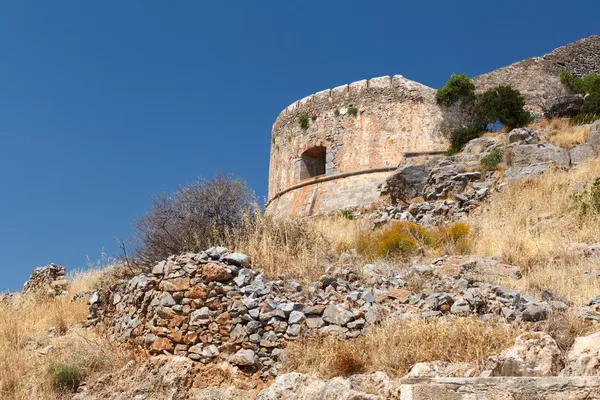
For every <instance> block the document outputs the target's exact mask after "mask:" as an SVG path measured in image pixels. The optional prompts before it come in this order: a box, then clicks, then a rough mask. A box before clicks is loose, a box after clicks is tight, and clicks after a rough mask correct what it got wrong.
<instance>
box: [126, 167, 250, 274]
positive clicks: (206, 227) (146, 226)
mask: <svg viewBox="0 0 600 400" xmlns="http://www.w3.org/2000/svg"><path fill="white" fill-rule="evenodd" d="M255 210H256V202H255V196H254V193H253V192H252V191H251V190H250V189H249V188H248V187H247V186H246V183H245V182H244V181H242V180H241V179H235V178H233V177H231V176H224V175H217V176H215V177H214V178H213V179H211V180H204V179H202V180H199V181H198V182H195V183H193V184H191V185H189V186H184V187H181V188H180V189H179V190H177V191H176V192H175V193H173V194H171V195H166V194H164V193H163V194H161V195H159V196H157V197H155V198H153V199H152V208H151V209H150V211H149V212H148V213H147V214H145V215H144V216H142V217H141V218H140V219H138V220H137V222H136V224H135V228H136V237H137V242H138V243H137V247H136V249H135V256H136V257H135V261H136V262H137V263H138V264H139V265H140V266H141V267H145V268H150V267H152V266H153V265H154V264H155V263H156V262H158V261H160V260H163V259H165V258H167V257H169V256H170V255H173V254H180V253H183V252H186V251H200V250H204V249H206V248H208V247H210V246H213V245H215V244H221V243H222V242H223V238H224V235H225V233H226V231H227V230H228V229H232V228H234V227H236V226H238V225H239V224H241V223H242V217H243V216H244V215H245V214H252V213H253V212H254V211H255Z"/></svg>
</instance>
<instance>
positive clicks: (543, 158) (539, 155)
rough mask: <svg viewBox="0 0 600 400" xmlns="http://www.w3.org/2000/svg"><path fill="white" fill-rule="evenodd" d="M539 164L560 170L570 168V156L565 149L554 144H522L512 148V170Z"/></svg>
mask: <svg viewBox="0 0 600 400" xmlns="http://www.w3.org/2000/svg"><path fill="white" fill-rule="evenodd" d="M537 163H550V164H553V165H555V166H557V167H560V168H568V167H569V154H568V153H567V151H566V150H565V149H563V148H561V147H558V146H554V145H552V144H522V145H517V146H514V147H513V148H512V158H511V167H512V168H522V167H526V166H529V165H532V164H537Z"/></svg>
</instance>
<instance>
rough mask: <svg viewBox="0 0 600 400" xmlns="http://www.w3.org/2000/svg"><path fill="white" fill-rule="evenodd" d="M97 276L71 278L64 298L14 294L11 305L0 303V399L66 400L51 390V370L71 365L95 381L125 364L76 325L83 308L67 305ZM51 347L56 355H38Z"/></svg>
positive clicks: (82, 304)
mask: <svg viewBox="0 0 600 400" xmlns="http://www.w3.org/2000/svg"><path fill="white" fill-rule="evenodd" d="M100 276H101V272H100V271H97V270H93V271H91V272H89V273H85V272H82V273H76V274H74V276H73V284H72V285H71V287H70V288H69V294H68V295H67V296H65V297H61V298H47V297H41V296H40V297H37V296H33V295H31V296H21V295H16V296H15V297H14V299H13V301H11V302H2V303H0V398H2V399H10V400H13V399H15V400H17V399H18V400H21V399H22V400H25V399H28V400H29V399H33V400H36V399H40V400H41V399H44V400H46V399H61V398H67V395H65V394H63V395H61V394H58V393H54V392H53V390H52V386H51V382H50V376H49V369H50V367H51V366H52V365H54V364H57V363H69V364H74V365H76V366H77V367H78V368H79V370H80V371H81V372H82V373H83V374H84V375H85V376H94V374H99V373H101V372H103V371H107V370H111V369H112V368H116V367H118V366H119V365H120V364H121V363H122V362H123V360H124V355H123V353H122V352H120V351H118V350H117V349H115V348H114V347H112V346H111V345H110V344H109V343H108V342H106V341H105V340H103V339H100V338H98V337H95V336H94V335H93V334H91V333H89V332H87V330H85V329H83V328H81V327H80V326H77V324H78V323H81V322H84V321H85V320H86V318H87V314H88V310H87V304H86V303H85V302H83V301H77V302H71V301H70V299H71V298H72V296H73V294H74V293H76V292H77V291H79V290H88V289H90V288H91V287H92V286H93V285H94V284H95V282H97V281H98V280H99V279H100ZM49 329H51V330H52V332H53V334H52V335H50V334H49ZM50 344H51V345H54V346H56V351H54V352H52V353H50V354H48V355H45V356H43V355H40V354H38V353H39V350H40V349H41V348H43V347H45V346H47V345H50ZM61 396H62V397H61Z"/></svg>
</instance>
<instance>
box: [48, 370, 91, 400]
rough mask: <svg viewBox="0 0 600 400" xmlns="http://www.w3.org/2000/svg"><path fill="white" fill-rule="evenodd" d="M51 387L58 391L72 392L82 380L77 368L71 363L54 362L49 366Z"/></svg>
mask: <svg viewBox="0 0 600 400" xmlns="http://www.w3.org/2000/svg"><path fill="white" fill-rule="evenodd" d="M50 380H51V382H52V389H53V390H54V391H56V392H59V393H69V392H70V393H73V392H75V391H76V390H77V388H78V387H79V384H80V383H81V381H82V380H83V375H82V373H81V372H80V371H79V368H78V367H77V366H76V365H73V364H56V365H53V366H52V367H50Z"/></svg>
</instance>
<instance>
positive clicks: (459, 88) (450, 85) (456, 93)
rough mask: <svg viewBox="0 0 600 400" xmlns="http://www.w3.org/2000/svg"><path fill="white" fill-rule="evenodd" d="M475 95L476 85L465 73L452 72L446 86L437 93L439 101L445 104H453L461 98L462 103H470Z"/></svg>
mask: <svg viewBox="0 0 600 400" xmlns="http://www.w3.org/2000/svg"><path fill="white" fill-rule="evenodd" d="M475 97H476V96H475V85H474V84H473V82H471V80H470V79H469V78H467V75H465V74H452V75H451V76H450V79H448V82H446V84H445V85H444V87H442V88H441V89H438V91H437V92H436V93H435V99H436V100H437V102H438V103H439V104H443V105H445V106H451V105H453V104H454V103H456V102H458V101H459V100H460V101H461V102H462V104H470V103H471V102H472V101H473V100H475Z"/></svg>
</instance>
